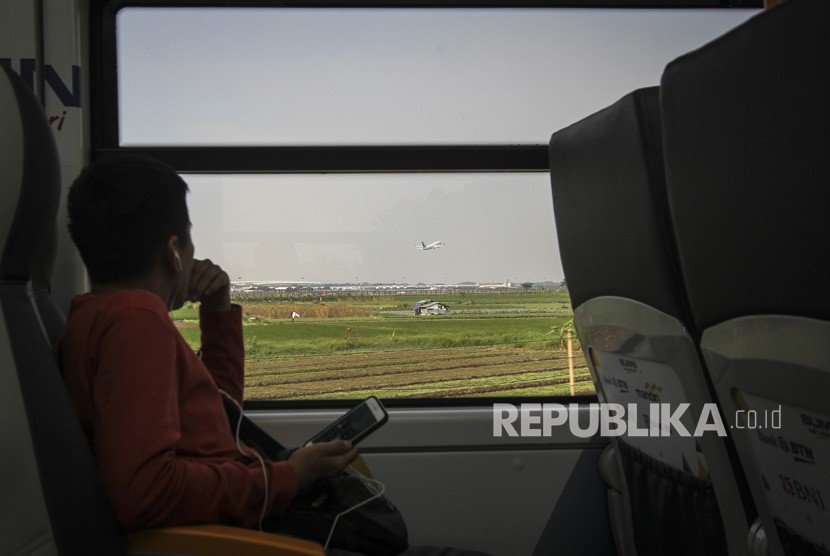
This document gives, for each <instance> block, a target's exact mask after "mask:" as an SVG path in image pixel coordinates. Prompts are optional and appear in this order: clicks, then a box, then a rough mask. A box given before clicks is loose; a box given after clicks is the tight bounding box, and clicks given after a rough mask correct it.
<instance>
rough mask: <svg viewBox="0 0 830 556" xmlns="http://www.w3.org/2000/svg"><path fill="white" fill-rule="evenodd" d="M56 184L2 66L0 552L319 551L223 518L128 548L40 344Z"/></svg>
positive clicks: (37, 124)
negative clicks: (216, 523) (221, 523)
mask: <svg viewBox="0 0 830 556" xmlns="http://www.w3.org/2000/svg"><path fill="white" fill-rule="evenodd" d="M60 188H61V185H60V175H59V163H58V153H57V149H56V146H55V142H54V138H53V136H52V130H51V129H50V127H49V125H48V124H47V122H46V118H45V116H44V114H43V110H42V108H41V106H40V104H39V103H38V101H37V99H36V98H35V96H34V95H33V94H32V93H31V91H30V90H29V89H28V87H27V86H26V85H25V83H24V82H23V81H22V80H21V79H20V78H19V77H18V76H17V75H16V74H14V73H13V72H12V71H10V70H9V69H7V68H6V67H4V66H1V65H0V423H2V426H0V444H1V445H2V446H4V447H5V450H4V455H3V458H2V459H0V554H14V555H20V556H24V555H32V556H52V555H60V556H89V555H94V554H106V555H108V556H118V555H120V554H127V553H128V547H129V549H130V553H131V554H162V553H164V554H174V553H175V554H181V553H187V554H195V555H204V556H212V555H219V554H246V555H251V556H256V555H259V554H269V555H289V554H290V555H309V556H311V555H318V556H319V555H321V554H324V553H323V550H322V548H321V547H320V546H319V545H317V544H315V543H310V542H307V541H303V540H299V539H294V538H290V537H284V536H280V535H270V534H267V533H261V532H258V531H249V530H247V529H240V528H235V527H224V526H194V527H177V528H168V529H158V530H152V531H147V532H143V533H139V534H137V535H135V536H133V537H131V539H130V541H129V545H128V542H127V540H126V539H125V537H124V535H123V533H122V532H121V530H120V528H119V526H118V524H117V522H116V520H115V517H114V515H113V512H112V509H111V508H110V506H109V503H108V501H107V500H106V497H105V495H104V492H103V488H102V487H101V484H100V481H99V479H98V474H97V471H96V469H95V463H94V460H93V458H92V454H91V451H90V450H89V446H88V445H87V442H86V439H85V437H84V434H83V432H82V430H81V426H80V423H79V422H78V419H77V417H76V416H75V412H74V410H73V408H72V405H71V402H70V400H69V397H68V395H67V393H66V389H65V388H64V385H63V381H62V380H61V377H60V373H59V371H58V369H57V366H56V364H55V362H54V360H53V358H52V350H51V344H50V341H49V340H48V337H49V336H50V334H53V333H54V331H55V328H54V327H53V326H57V327H59V326H61V318H62V315H60V313H59V312H58V313H57V314H51V316H46V315H48V314H49V312H50V311H53V310H57V309H56V307H55V305H54V303H52V302H51V299H49V295H48V291H49V287H48V277H49V275H50V274H51V261H52V260H53V252H52V249H53V246H54V230H55V221H56V213H57V209H58V201H59V198H60ZM44 251H45V252H44ZM44 307H45V309H44ZM41 311H43V315H44V317H42V316H41ZM50 318H53V320H49V319H50ZM50 330H51V332H50Z"/></svg>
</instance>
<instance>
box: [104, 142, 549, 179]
mask: <svg viewBox="0 0 830 556" xmlns="http://www.w3.org/2000/svg"><path fill="white" fill-rule="evenodd" d="M97 152H98V154H99V155H106V154H108V153H113V152H120V153H136V154H144V155H147V156H150V157H153V158H157V159H159V160H163V161H164V162H166V163H168V164H170V165H171V166H173V167H174V168H176V169H177V170H178V171H180V172H185V173H187V172H191V173H194V172H219V173H224V172H240V171H245V172H255V173H279V172H286V173H289V172H291V173H301V172H311V173H314V172H477V171H481V172H499V171H511V172H516V171H528V172H543V171H547V170H548V154H547V145H525V146H509V145H508V146H480V147H476V146H471V147H467V146H449V147H441V146H435V147H432V146H392V147H348V146H347V147H337V146H331V147H166V148H165V147H160V148H150V147H134V148H127V147H122V148H109V149H107V148H104V149H99V150H98V151H97Z"/></svg>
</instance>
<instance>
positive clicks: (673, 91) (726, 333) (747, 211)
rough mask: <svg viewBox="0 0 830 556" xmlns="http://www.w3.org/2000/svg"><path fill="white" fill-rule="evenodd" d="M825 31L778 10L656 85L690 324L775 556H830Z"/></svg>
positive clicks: (788, 7) (813, 19)
mask: <svg viewBox="0 0 830 556" xmlns="http://www.w3.org/2000/svg"><path fill="white" fill-rule="evenodd" d="M828 23H830V2H826V1H824V0H788V1H787V2H784V3H783V4H781V5H779V6H777V7H775V8H772V9H770V10H767V11H765V12H763V13H761V14H760V15H758V16H756V17H754V18H753V19H751V20H749V21H748V22H746V23H745V24H744V25H741V26H740V27H738V28H736V29H734V30H733V31H731V32H729V33H727V34H726V35H724V36H722V37H720V38H719V39H717V40H715V41H713V42H711V43H709V44H707V45H705V46H704V47H702V48H700V49H698V50H697V51H695V52H692V53H689V54H688V55H686V56H683V57H681V58H679V59H677V60H675V61H674V62H673V63H672V64H670V65H669V66H668V67H667V69H666V71H665V74H664V76H663V80H662V91H663V96H662V112H663V117H664V131H665V149H666V169H667V184H668V190H669V199H670V205H671V209H672V213H673V222H674V227H675V234H676V238H677V242H678V248H679V255H680V260H681V266H682V268H683V275H684V282H685V284H686V287H687V291H688V297H689V301H690V309H691V314H692V317H693V320H694V322H695V326H696V327H697V328H698V329H700V330H701V331H703V333H702V338H701V342H700V345H701V349H702V352H703V355H704V357H705V361H706V366H707V368H708V370H709V372H710V373H711V378H712V381H713V383H714V385H715V388H716V391H717V395H718V398H719V400H720V402H721V404H722V406H723V408H724V411H725V414H726V416H727V417H728V418H729V419H730V422H729V424H730V426H732V427H734V429H733V432H734V436H735V442H736V445H737V448H738V452H739V455H740V461H741V464H742V466H743V468H744V469H745V472H746V475H747V478H748V480H749V484H750V487H751V489H752V494H753V497H754V499H755V502H756V504H757V506H758V510H759V514H760V517H761V520H762V523H763V525H764V528H765V529H766V532H767V535H768V537H769V540H770V551H771V553H773V554H825V555H826V554H830V402H828V400H829V399H830V265H828V262H827V259H828V256H830V185H829V184H828V176H830V133H829V132H828V129H830V108H828V106H829V105H828V99H830V79H828V77H830V33H828Z"/></svg>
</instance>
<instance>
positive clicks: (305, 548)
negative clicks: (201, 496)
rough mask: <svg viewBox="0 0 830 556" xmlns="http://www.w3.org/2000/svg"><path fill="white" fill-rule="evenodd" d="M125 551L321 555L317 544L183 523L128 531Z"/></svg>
mask: <svg viewBox="0 0 830 556" xmlns="http://www.w3.org/2000/svg"><path fill="white" fill-rule="evenodd" d="M127 548H128V551H129V552H161V553H171V554H177V553H179V554H193V555H198V556H227V555H228V554H239V555H240V556H266V555H267V556H325V551H324V550H323V547H321V546H320V545H319V544H317V543H315V542H312V541H307V540H305V539H298V538H296V537H289V536H287V535H277V534H274V533H264V532H262V531H255V530H253V529H245V528H242V527H231V526H229V525H187V526H181V527H165V528H161V529H148V530H146V531H139V532H137V533H133V534H131V535H129V537H128V538H127Z"/></svg>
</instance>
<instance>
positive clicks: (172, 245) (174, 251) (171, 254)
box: [164, 234, 182, 272]
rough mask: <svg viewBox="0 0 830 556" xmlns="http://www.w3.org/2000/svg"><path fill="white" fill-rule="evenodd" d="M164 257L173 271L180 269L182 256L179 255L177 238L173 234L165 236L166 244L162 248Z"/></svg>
mask: <svg viewBox="0 0 830 556" xmlns="http://www.w3.org/2000/svg"><path fill="white" fill-rule="evenodd" d="M164 259H165V262H166V263H167V264H168V265H170V267H171V268H172V269H173V270H174V271H175V272H181V271H182V257H181V255H179V238H178V236H176V235H175V234H174V235H171V236H170V237H169V238H167V245H166V246H165V249H164Z"/></svg>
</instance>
